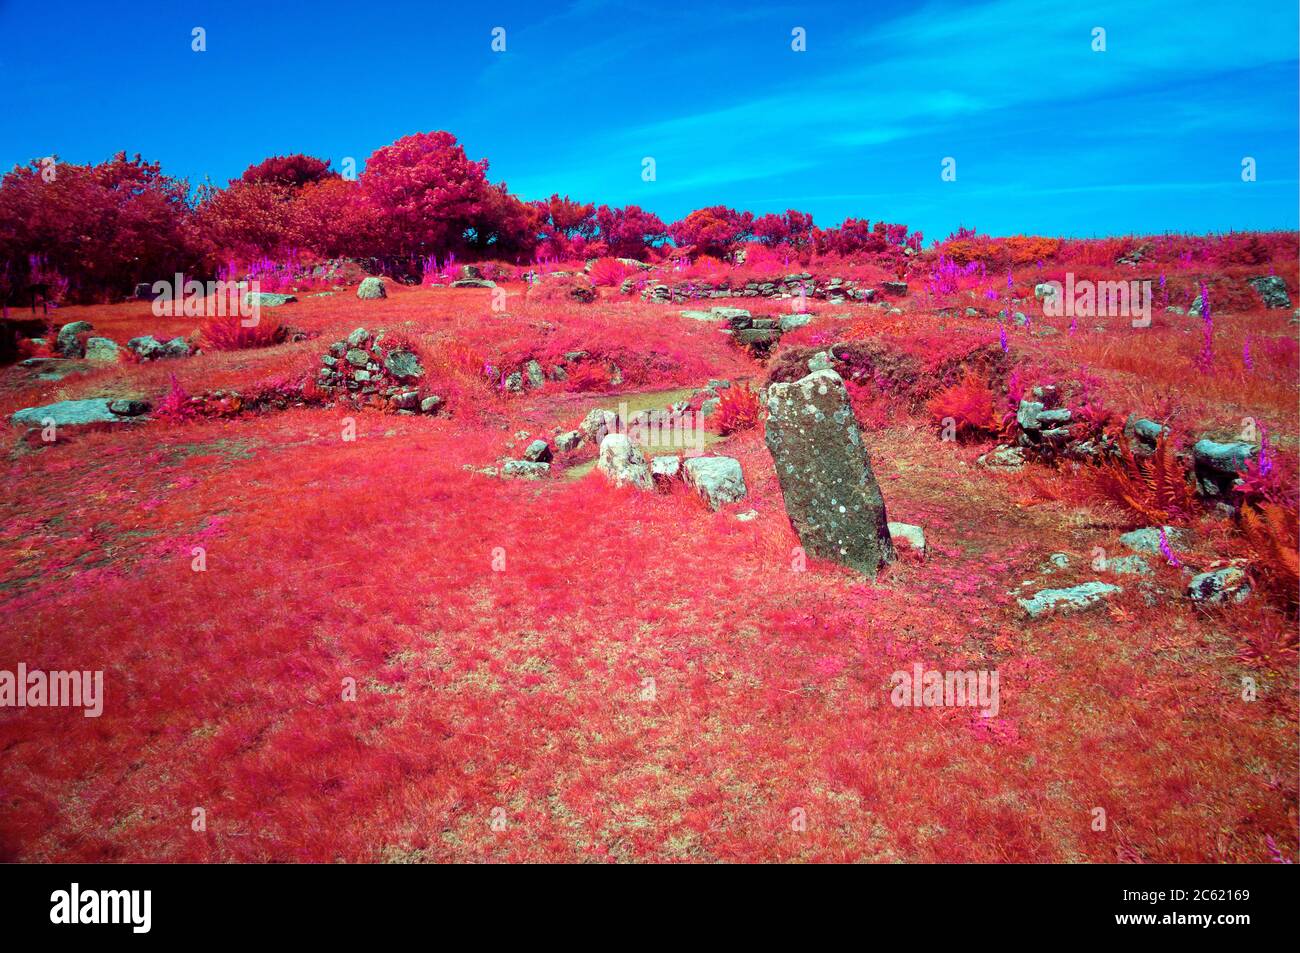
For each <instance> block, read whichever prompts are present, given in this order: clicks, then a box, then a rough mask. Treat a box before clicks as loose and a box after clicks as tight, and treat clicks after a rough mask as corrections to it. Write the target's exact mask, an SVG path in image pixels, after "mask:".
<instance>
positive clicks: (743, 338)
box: [736, 328, 781, 346]
mask: <svg viewBox="0 0 1300 953" xmlns="http://www.w3.org/2000/svg"><path fill="white" fill-rule="evenodd" d="M780 338H781V332H780V331H778V330H776V329H775V328H744V329H742V330H740V331H737V332H736V342H737V343H738V344H753V345H758V346H762V345H765V344H773V343H775V342H776V341H778V340H780Z"/></svg>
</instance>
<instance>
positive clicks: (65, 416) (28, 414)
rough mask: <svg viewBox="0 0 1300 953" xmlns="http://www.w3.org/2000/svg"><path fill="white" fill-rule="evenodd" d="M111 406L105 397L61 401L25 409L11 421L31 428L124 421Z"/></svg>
mask: <svg viewBox="0 0 1300 953" xmlns="http://www.w3.org/2000/svg"><path fill="white" fill-rule="evenodd" d="M109 404H110V401H109V399H108V398H105V397H92V398H89V399H86V400H61V401H58V402H57V403H54V404H45V405H44V406H42V407H25V408H24V409H22V410H20V411H18V412H17V413H15V414H14V415H13V416H12V417H11V418H10V420H11V421H13V423H15V424H27V425H28V426H31V427H44V426H46V424H47V422H49V421H52V422H53V423H54V424H55V426H58V427H74V426H77V425H79V424H95V423H116V422H118V421H121V420H123V419H124V417H123V416H121V415H119V414H115V413H113V411H112V410H111V409H110V407H109Z"/></svg>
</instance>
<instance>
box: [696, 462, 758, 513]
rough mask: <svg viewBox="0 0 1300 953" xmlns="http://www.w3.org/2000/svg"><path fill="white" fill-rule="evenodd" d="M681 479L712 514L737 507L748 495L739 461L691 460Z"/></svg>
mask: <svg viewBox="0 0 1300 953" xmlns="http://www.w3.org/2000/svg"><path fill="white" fill-rule="evenodd" d="M682 475H683V478H684V479H685V480H686V482H687V484H689V485H690V486H692V487H694V488H695V492H696V493H698V494H699V495H700V496H701V497H702V498H703V499H704V502H706V503H708V504H709V509H712V510H716V509H719V508H721V507H723V506H725V505H726V504H728V503H735V502H736V501H737V500H740V499H743V498H744V496H745V494H746V492H748V491H747V490H746V488H745V477H744V474H743V473H742V472H741V469H740V461H739V460H736V459H734V458H732V457H722V456H718V457H692V458H690V459H689V460H687V461H686V462H685V463H684V464H682Z"/></svg>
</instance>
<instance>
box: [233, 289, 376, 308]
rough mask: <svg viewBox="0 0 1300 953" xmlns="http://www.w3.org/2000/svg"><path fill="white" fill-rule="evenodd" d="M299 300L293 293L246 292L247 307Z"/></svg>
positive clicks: (289, 302) (275, 305) (268, 305)
mask: <svg viewBox="0 0 1300 953" xmlns="http://www.w3.org/2000/svg"><path fill="white" fill-rule="evenodd" d="M381 297H382V296H381ZM297 300H298V299H297V298H296V297H294V296H293V295H282V294H271V293H270V292H266V291H245V292H244V307H245V308H279V307H281V306H282V305H286V304H293V303H294V302H296V301H297Z"/></svg>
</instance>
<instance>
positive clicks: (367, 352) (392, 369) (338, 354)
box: [316, 328, 443, 414]
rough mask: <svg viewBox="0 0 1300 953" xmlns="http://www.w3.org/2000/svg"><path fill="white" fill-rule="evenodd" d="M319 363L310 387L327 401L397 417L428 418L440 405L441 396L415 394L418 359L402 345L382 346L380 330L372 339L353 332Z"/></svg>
mask: <svg viewBox="0 0 1300 953" xmlns="http://www.w3.org/2000/svg"><path fill="white" fill-rule="evenodd" d="M320 360H321V366H320V369H319V371H318V372H317V377H316V386H317V387H318V388H319V389H320V390H321V391H323V392H324V393H325V395H326V396H327V397H329V398H331V399H333V400H346V401H348V402H350V403H353V404H356V405H358V406H361V405H365V404H377V405H380V406H382V407H385V408H386V409H390V410H395V411H396V412H397V413H399V414H433V413H437V411H438V410H439V409H440V408H441V407H442V404H443V400H442V398H441V397H439V396H438V395H436V394H423V393H421V391H420V382H421V380H422V379H423V378H424V368H423V367H422V366H421V365H420V359H419V356H418V355H417V354H416V353H415V352H414V351H412V350H410V348H409V347H407V346H405V345H403V344H400V343H397V344H394V345H392V346H390V345H389V344H387V343H386V341H385V333H384V332H383V331H382V330H381V331H377V332H375V333H374V334H373V335H372V334H371V333H370V331H369V330H367V329H366V328H357V329H356V330H354V331H353V332H352V333H351V334H349V335H348V336H347V337H346V338H345V339H343V340H341V341H335V342H334V343H333V344H331V345H330V347H329V350H328V351H327V352H326V353H325V354H323V355H321V359H320Z"/></svg>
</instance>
